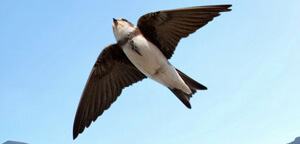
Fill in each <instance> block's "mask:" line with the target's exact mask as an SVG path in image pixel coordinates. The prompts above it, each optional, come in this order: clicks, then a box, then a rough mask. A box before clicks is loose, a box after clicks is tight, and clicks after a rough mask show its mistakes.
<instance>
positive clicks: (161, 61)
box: [123, 36, 191, 93]
mask: <svg viewBox="0 0 300 144" xmlns="http://www.w3.org/2000/svg"><path fill="white" fill-rule="evenodd" d="M133 42H134V45H135V46H136V50H134V49H133V48H132V44H131V43H130V42H128V43H127V44H125V45H124V46H123V51H124V53H125V54H126V55H127V57H128V58H129V60H130V61H131V62H132V63H133V64H134V65H135V66H136V67H137V68H138V69H139V70H140V71H141V72H142V73H143V74H145V75H146V76H147V77H150V78H151V79H153V80H155V81H157V82H159V83H161V84H163V85H165V86H167V87H169V88H179V89H182V90H183V91H185V92H187V93H190V92H191V91H190V89H189V88H188V86H187V85H186V84H185V83H184V81H183V80H182V79H181V77H180V76H179V74H178V73H177V71H176V69H175V67H173V66H172V65H171V64H169V62H168V60H167V58H166V57H165V56H164V55H163V53H162V52H161V51H160V50H159V49H158V48H157V47H156V46H155V45H153V44H152V43H150V42H149V41H147V40H146V39H145V38H144V37H142V36H136V37H134V38H133Z"/></svg>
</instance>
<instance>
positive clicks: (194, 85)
mask: <svg viewBox="0 0 300 144" xmlns="http://www.w3.org/2000/svg"><path fill="white" fill-rule="evenodd" d="M176 71H177V72H178V74H179V75H180V77H181V78H182V79H183V81H184V82H185V83H186V84H187V86H188V87H189V88H190V89H191V91H192V93H191V94H187V93H185V92H183V91H182V90H180V89H176V88H174V89H170V88H169V89H170V90H171V91H172V92H173V93H174V94H175V95H176V96H177V97H178V98H179V100H180V101H181V102H182V103H183V104H184V105H185V106H186V107H188V108H191V104H190V102H189V100H190V98H191V97H192V95H193V94H194V93H195V92H196V91H197V90H207V88H206V87H205V86H204V85H202V84H200V83H198V82H197V81H195V80H193V79H192V78H190V77H189V76H187V75H186V74H184V73H183V72H181V71H180V70H178V69H176Z"/></svg>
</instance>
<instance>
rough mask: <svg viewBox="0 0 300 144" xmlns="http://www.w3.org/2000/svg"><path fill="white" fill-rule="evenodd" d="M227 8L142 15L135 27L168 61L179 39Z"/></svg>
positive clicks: (191, 8) (174, 10)
mask: <svg viewBox="0 0 300 144" xmlns="http://www.w3.org/2000/svg"><path fill="white" fill-rule="evenodd" d="M229 7H231V5H212V6H199V7H189V8H182V9H173V10H165V11H157V12H152V13H148V14H145V15H143V16H142V17H141V18H140V19H139V21H138V25H137V26H138V27H139V29H140V31H141V32H142V34H143V35H144V36H145V37H146V38H147V39H148V40H149V41H151V42H152V43H154V44H155V45H156V46H157V47H158V48H159V49H160V50H161V51H162V52H163V54H164V55H165V56H166V58H167V59H169V58H171V56H172V54H173V53H174V51H175V48H176V46H177V44H178V42H179V41H180V39H181V38H183V37H187V36H188V35H189V34H191V33H193V32H195V31H196V30H197V29H199V28H201V27H203V26H204V25H206V24H207V23H208V22H209V21H211V20H213V18H214V17H217V16H219V15H220V14H219V13H220V12H226V11H231V9H229Z"/></svg>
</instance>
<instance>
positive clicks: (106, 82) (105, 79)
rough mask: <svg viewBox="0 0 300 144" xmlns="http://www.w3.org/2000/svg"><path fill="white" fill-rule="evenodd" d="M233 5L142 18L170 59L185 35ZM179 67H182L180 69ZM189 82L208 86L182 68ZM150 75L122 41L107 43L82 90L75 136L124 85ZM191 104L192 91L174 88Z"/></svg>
mask: <svg viewBox="0 0 300 144" xmlns="http://www.w3.org/2000/svg"><path fill="white" fill-rule="evenodd" d="M230 6H231V5H215V6H200V7H190V8H182V9H174V10H165V11H157V12H152V13H148V14H146V15H144V16H142V17H141V18H140V19H139V21H138V25H137V26H138V28H139V30H140V31H141V33H142V34H143V36H144V37H145V38H146V39H147V40H148V41H150V42H152V43H153V44H155V45H156V46H157V47H158V48H159V49H160V51H162V53H163V54H164V56H165V57H166V58H167V59H169V58H171V56H172V54H173V53H174V51H175V48H176V46H177V44H178V42H179V41H180V39H181V38H183V37H187V36H188V35H189V34H191V33H193V32H195V31H196V30H197V29H199V28H201V27H202V26H204V25H206V24H207V23H208V22H209V21H211V20H212V19H213V18H214V17H216V16H219V15H220V14H219V13H220V12H226V11H230V9H228V8H229V7H230ZM177 71H178V70H177ZM178 73H179V74H180V76H181V77H182V78H183V80H184V81H185V83H186V84H187V85H188V86H189V87H190V88H191V90H192V92H193V93H195V92H196V90H197V89H202V90H204V89H206V87H205V86H203V85H201V84H199V83H198V82H196V81H194V80H193V79H191V78H189V77H188V76H186V75H185V74H183V73H182V72H180V71H178ZM144 78H146V76H145V75H144V74H143V73H141V72H140V71H139V70H138V69H137V68H136V67H135V66H134V65H133V64H132V63H131V62H130V60H129V59H128V58H127V57H126V55H125V53H124V52H123V51H122V49H121V47H120V46H119V45H118V44H112V45H109V46H107V47H106V48H105V49H104V50H103V51H102V52H101V54H100V56H99V57H98V59H97V61H96V63H95V65H94V67H93V69H92V72H91V74H90V76H89V78H88V81H87V83H86V86H85V88H84V91H83V93H82V96H81V99H80V102H79V105H78V109H77V112H76V116H75V121H74V126H73V138H74V139H75V138H76V137H77V136H78V134H79V133H81V132H83V130H84V128H85V127H89V125H90V124H91V122H92V121H95V120H96V119H97V117H98V116H100V115H101V114H102V113H103V112H104V110H106V109H108V108H109V107H110V105H111V104H112V103H113V102H114V101H115V100H116V99H117V97H118V96H119V95H120V94H121V92H122V89H123V88H125V87H127V86H129V85H131V84H133V83H135V82H138V81H140V80H142V79H144ZM171 91H172V92H173V93H174V94H175V95H176V96H177V97H178V98H179V99H180V100H181V101H182V102H183V103H184V104H185V105H186V106H187V107H189V108H190V107H191V106H190V104H189V98H190V97H191V94H190V95H186V94H185V93H183V92H182V91H180V90H177V89H173V90H171Z"/></svg>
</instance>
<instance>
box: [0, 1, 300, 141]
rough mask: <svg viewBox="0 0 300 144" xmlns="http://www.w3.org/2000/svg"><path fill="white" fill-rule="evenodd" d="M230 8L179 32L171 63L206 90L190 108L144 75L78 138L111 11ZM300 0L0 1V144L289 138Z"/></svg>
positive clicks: (298, 98) (293, 122)
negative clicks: (76, 124)
mask: <svg viewBox="0 0 300 144" xmlns="http://www.w3.org/2000/svg"><path fill="white" fill-rule="evenodd" d="M211 4H232V5H233V7H232V11H231V12H228V13H222V15H221V16H219V17H217V18H216V19H215V20H214V21H213V22H211V23H209V24H208V25H206V26H205V27H203V28H201V29H200V30H198V31H197V32H196V33H194V34H192V35H190V36H189V37H188V38H186V39H182V40H181V42H180V43H179V45H178V47H177V49H176V51H175V54H174V56H173V57H172V59H171V60H170V62H171V63H172V64H173V65H174V66H176V67H177V68H178V69H180V70H181V71H183V72H185V73H186V74H187V75H189V76H191V77H192V78H194V79H195V80H197V81H199V82H200V83H202V84H204V85H205V86H207V87H208V90H207V91H199V92H198V93H197V94H195V95H194V96H193V98H192V99H191V104H192V109H191V110H189V109H187V108H186V107H185V106H184V105H183V104H182V103H181V102H180V101H179V100H178V99H177V98H176V97H175V96H174V95H173V94H172V92H170V91H169V90H168V89H167V88H165V87H164V86H162V85H160V84H158V83H156V82H154V81H153V80H150V79H146V80H143V81H142V82H139V83H137V84H134V85H133V86H131V87H129V88H126V89H125V90H123V92H122V94H121V96H120V97H119V98H118V100H117V101H116V102H115V103H114V104H113V105H112V106H111V107H110V109H109V110H107V111H106V112H105V113H104V114H103V115H102V116H101V117H99V118H98V119H97V121H96V122H94V123H92V124H91V126H90V127H89V128H88V129H85V131H84V133H83V134H81V135H79V137H78V138H77V139H76V140H75V141H73V140H72V126H73V120H74V116H75V112H76V109H77V105H78V102H79V99H80V96H81V93H82V90H83V88H84V85H85V83H86V80H87V78H88V76H89V73H90V71H91V68H92V66H93V64H94V62H95V60H96V58H97V56H98V55H99V53H100V52H101V50H102V49H103V48H104V47H105V46H107V45H108V44H111V43H115V42H116V40H115V38H114V36H113V32H112V26H111V25H112V18H119V17H122V18H126V19H128V20H129V21H131V22H132V23H134V24H136V22H137V20H138V18H139V17H140V16H141V15H143V14H145V13H148V12H152V11H157V10H164V9H173V8H181V7H189V6H199V5H211ZM299 4H300V1H291V2H288V1H280V0H272V1H271V0H266V1H259V0H253V1H233V0H227V1H225V0H219V1H216V0H210V1H208V0H202V1H172V3H169V2H167V1H163V2H160V0H154V1H138V0H129V1H115V0H111V1H105V2H104V1H103V2H101V1H90V0H88V1H66V0H62V1H54V0H53V1H34V0H26V1H21V0H9V1H8V0H7V1H4V0H2V1H0V67H1V70H0V79H1V80H0V115H1V118H0V127H1V129H0V143H2V142H5V141H6V140H16V141H23V142H27V143H32V144H38V143H43V144H53V143H82V144H96V143H111V144H119V143H132V144H140V143H143V144H162V143H163V144H181V143H187V144H199V143H202V144H241V143H243V144H254V143H255V144H285V143H288V142H291V141H292V140H294V138H295V137H297V136H300V124H299V122H300V115H299V113H300V89H299V81H300V76H299V74H300V49H299V47H300V42H299V40H300V39H299V38H300V29H299V25H300V17H299V13H300V9H299V7H298V6H299Z"/></svg>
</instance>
